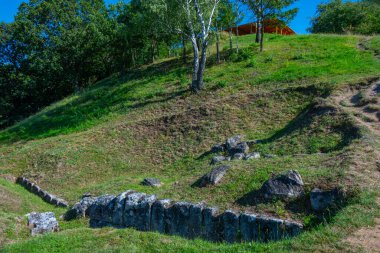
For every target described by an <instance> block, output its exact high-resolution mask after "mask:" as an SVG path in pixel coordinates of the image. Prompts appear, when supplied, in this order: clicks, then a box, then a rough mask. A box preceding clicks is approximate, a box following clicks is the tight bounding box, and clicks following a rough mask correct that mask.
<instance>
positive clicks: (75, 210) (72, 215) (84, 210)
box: [65, 197, 96, 220]
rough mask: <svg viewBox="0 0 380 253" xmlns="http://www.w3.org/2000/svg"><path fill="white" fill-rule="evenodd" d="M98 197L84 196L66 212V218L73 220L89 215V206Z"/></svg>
mask: <svg viewBox="0 0 380 253" xmlns="http://www.w3.org/2000/svg"><path fill="white" fill-rule="evenodd" d="M95 201H96V198H93V197H84V198H82V199H81V200H80V201H79V202H78V203H76V204H75V205H74V206H73V207H72V208H71V209H70V210H69V211H67V212H66V214H65V220H73V219H76V218H82V217H86V216H88V208H89V207H90V206H91V205H92V204H93V203H95Z"/></svg>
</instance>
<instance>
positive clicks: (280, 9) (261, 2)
mask: <svg viewBox="0 0 380 253" xmlns="http://www.w3.org/2000/svg"><path fill="white" fill-rule="evenodd" d="M242 1H243V3H245V4H246V5H247V6H248V8H249V9H250V10H251V11H252V12H253V14H254V16H256V17H257V23H258V35H259V36H258V38H259V40H260V51H263V49H264V25H265V23H266V22H268V21H271V20H278V21H279V22H283V23H288V22H290V21H291V20H292V19H294V17H295V16H296V14H297V12H298V9H297V8H291V5H292V4H293V3H294V2H296V1H297V0H242Z"/></svg>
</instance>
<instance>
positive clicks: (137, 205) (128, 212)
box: [123, 192, 156, 231]
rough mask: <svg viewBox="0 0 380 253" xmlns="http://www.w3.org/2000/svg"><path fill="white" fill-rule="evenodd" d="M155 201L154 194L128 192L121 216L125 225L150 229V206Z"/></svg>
mask: <svg viewBox="0 0 380 253" xmlns="http://www.w3.org/2000/svg"><path fill="white" fill-rule="evenodd" d="M155 201H156V196H155V195H147V194H145V193H138V192H136V193H132V194H129V195H128V196H127V198H126V201H125V209H124V216H123V218H124V222H125V226H126V227H133V228H136V229H137V230H140V231H148V230H150V220H151V219H150V216H151V207H152V205H153V203H154V202H155Z"/></svg>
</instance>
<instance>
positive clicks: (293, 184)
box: [260, 170, 304, 199]
mask: <svg viewBox="0 0 380 253" xmlns="http://www.w3.org/2000/svg"><path fill="white" fill-rule="evenodd" d="M303 186H304V184H303V181H302V178H301V175H300V174H299V173H298V172H297V171H295V170H291V171H288V172H286V173H284V174H281V175H279V176H277V177H275V178H271V179H269V180H268V181H266V182H265V183H264V184H263V186H262V187H261V190H260V191H261V194H262V195H263V197H264V198H266V199H274V198H279V199H284V198H296V197H299V196H302V195H303V194H304V189H303Z"/></svg>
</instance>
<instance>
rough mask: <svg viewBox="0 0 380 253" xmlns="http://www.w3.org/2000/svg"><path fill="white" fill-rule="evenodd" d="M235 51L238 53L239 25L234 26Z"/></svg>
mask: <svg viewBox="0 0 380 253" xmlns="http://www.w3.org/2000/svg"><path fill="white" fill-rule="evenodd" d="M236 53H239V27H238V26H236Z"/></svg>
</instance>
